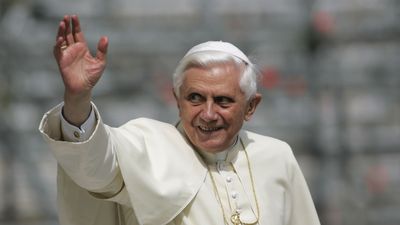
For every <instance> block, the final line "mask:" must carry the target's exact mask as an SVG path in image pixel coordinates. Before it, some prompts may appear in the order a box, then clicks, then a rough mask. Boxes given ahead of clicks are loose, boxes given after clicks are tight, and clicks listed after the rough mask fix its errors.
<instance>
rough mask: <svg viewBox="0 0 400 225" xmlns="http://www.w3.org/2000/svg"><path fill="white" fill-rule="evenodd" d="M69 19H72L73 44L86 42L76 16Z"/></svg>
mask: <svg viewBox="0 0 400 225" xmlns="http://www.w3.org/2000/svg"><path fill="white" fill-rule="evenodd" d="M71 19H72V34H73V37H74V40H75V42H86V41H85V37H84V35H83V32H82V29H81V25H80V22H79V18H78V16H77V15H73V16H72V18H71Z"/></svg>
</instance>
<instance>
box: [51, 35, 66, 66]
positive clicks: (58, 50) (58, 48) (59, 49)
mask: <svg viewBox="0 0 400 225" xmlns="http://www.w3.org/2000/svg"><path fill="white" fill-rule="evenodd" d="M64 43H65V41H64V38H63V37H59V38H58V39H57V41H56V44H55V45H54V48H53V54H54V56H55V58H56V60H57V63H58V60H59V59H60V57H61V54H62V51H63V50H62V46H63V45H65V44H64Z"/></svg>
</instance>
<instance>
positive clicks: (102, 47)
mask: <svg viewBox="0 0 400 225" xmlns="http://www.w3.org/2000/svg"><path fill="white" fill-rule="evenodd" d="M107 48H108V37H106V36H102V37H101V38H100V40H99V43H98V44H97V52H96V58H97V59H99V60H105V59H106V56H107Z"/></svg>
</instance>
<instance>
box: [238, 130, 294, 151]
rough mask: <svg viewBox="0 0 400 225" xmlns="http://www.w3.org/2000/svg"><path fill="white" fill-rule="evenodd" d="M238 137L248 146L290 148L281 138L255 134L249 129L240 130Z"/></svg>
mask: <svg viewBox="0 0 400 225" xmlns="http://www.w3.org/2000/svg"><path fill="white" fill-rule="evenodd" d="M240 137H241V138H242V139H243V141H244V142H246V143H247V146H248V147H259V148H269V149H277V148H278V149H285V150H286V151H287V150H290V146H289V144H288V143H286V142H285V141H283V140H280V139H277V138H274V137H270V136H265V135H261V134H257V133H254V132H251V131H247V130H244V131H241V135H240Z"/></svg>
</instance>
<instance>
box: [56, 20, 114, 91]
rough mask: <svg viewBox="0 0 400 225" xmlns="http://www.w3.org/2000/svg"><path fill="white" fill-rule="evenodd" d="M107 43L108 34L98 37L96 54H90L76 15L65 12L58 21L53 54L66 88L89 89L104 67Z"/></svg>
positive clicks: (70, 89) (69, 89)
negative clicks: (66, 14)
mask: <svg viewBox="0 0 400 225" xmlns="http://www.w3.org/2000/svg"><path fill="white" fill-rule="evenodd" d="M107 45H108V40H107V37H101V38H100V40H99V43H98V45H97V52H96V55H95V56H92V55H91V53H90V51H89V49H88V46H87V43H86V41H85V38H84V35H83V32H82V31H81V28H80V24H79V20H78V17H77V16H64V18H63V20H62V21H61V22H60V24H59V28H58V34H57V39H56V44H55V46H54V56H55V58H56V61H57V64H58V67H59V69H60V72H61V76H62V79H63V82H64V86H65V91H66V92H69V93H71V94H74V95H80V94H84V93H87V92H90V91H91V89H92V88H93V87H94V86H95V85H96V83H97V81H98V80H99V79H100V77H101V75H102V73H103V71H104V69H105V66H106V54H107Z"/></svg>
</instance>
